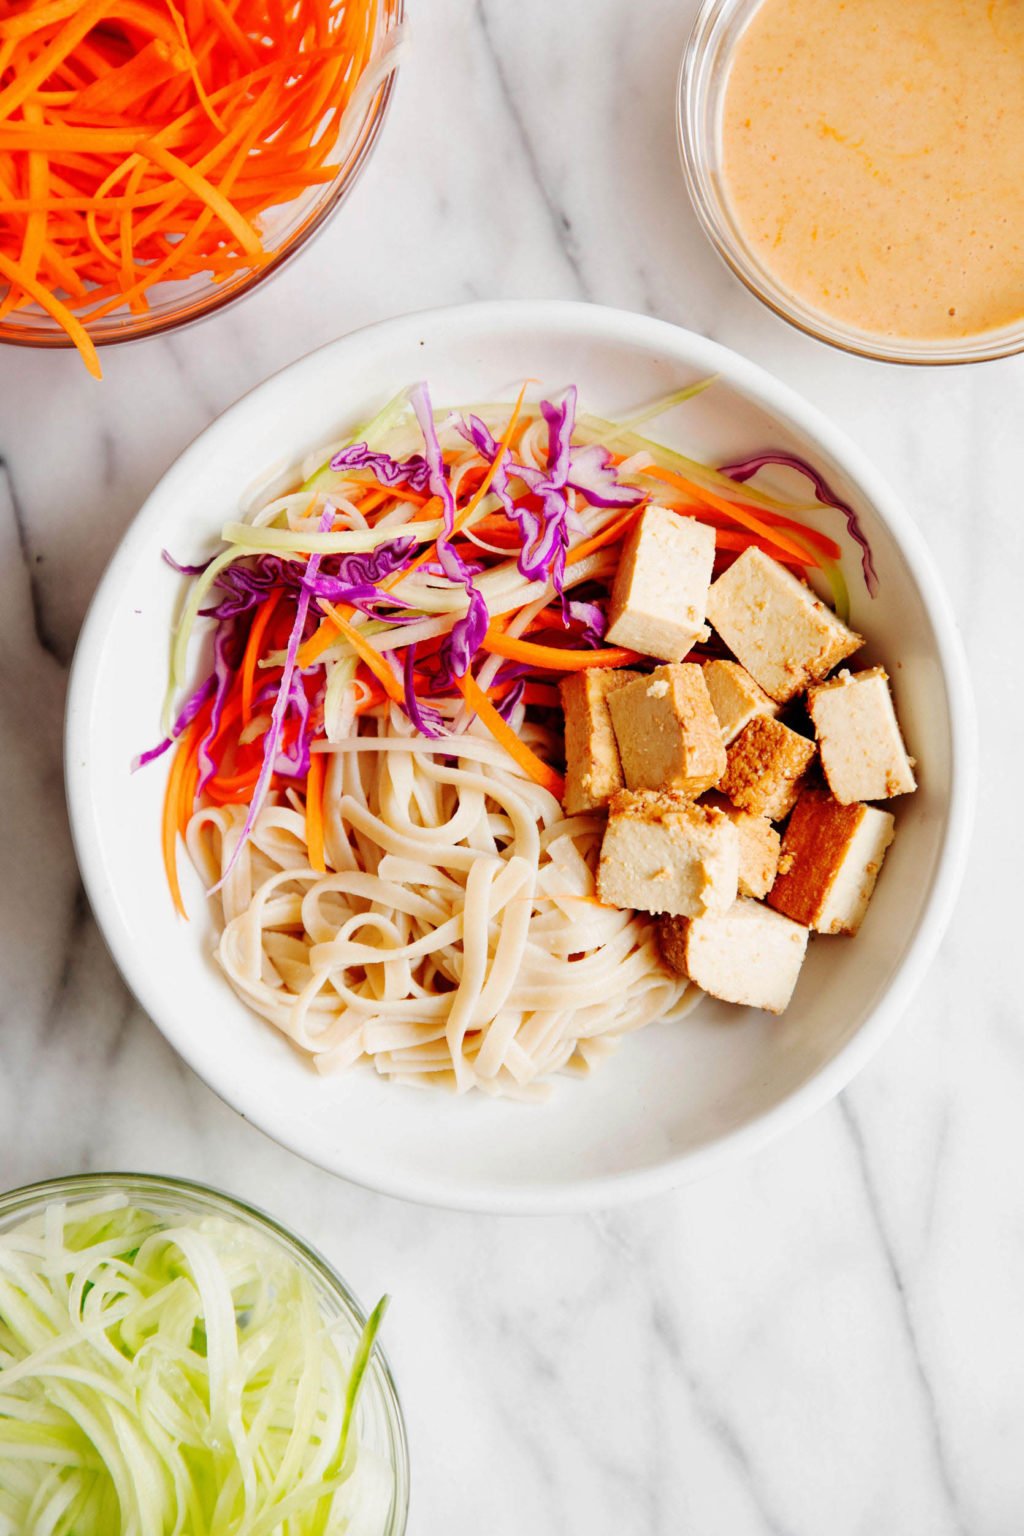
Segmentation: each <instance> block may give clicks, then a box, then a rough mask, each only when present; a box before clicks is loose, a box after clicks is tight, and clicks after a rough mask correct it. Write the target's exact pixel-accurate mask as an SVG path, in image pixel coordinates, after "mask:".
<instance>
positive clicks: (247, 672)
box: [242, 587, 281, 725]
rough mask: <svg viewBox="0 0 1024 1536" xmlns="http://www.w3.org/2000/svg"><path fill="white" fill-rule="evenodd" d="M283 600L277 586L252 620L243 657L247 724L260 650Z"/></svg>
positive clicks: (243, 691)
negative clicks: (269, 625) (278, 606)
mask: <svg viewBox="0 0 1024 1536" xmlns="http://www.w3.org/2000/svg"><path fill="white" fill-rule="evenodd" d="M280 601H281V589H280V587H275V588H274V590H273V591H272V592H271V593H270V595H269V597H267V598H265V599H264V602H263V604H262V606H261V607H260V609H259V611H258V612H257V614H256V617H255V618H254V619H253V621H252V627H251V628H250V630H249V638H248V640H246V642H245V654H244V655H243V657H242V719H243V720H244V721H245V723H246V725H248V724H249V721H250V720H251V719H252V697H253V694H254V692H255V690H256V663H257V662H258V661H259V658H260V652H261V651H262V649H263V640H264V637H265V636H266V633H267V626H268V624H269V623H270V621H271V619H272V618H273V617H274V613H275V611H276V609H277V605H278V603H279V602H280Z"/></svg>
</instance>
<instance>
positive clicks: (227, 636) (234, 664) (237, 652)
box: [196, 619, 245, 795]
mask: <svg viewBox="0 0 1024 1536" xmlns="http://www.w3.org/2000/svg"><path fill="white" fill-rule="evenodd" d="M244 650H245V641H244V639H242V638H241V630H240V626H239V623H238V620H237V619H229V620H228V621H227V622H226V623H223V624H218V626H217V631H216V633H215V635H214V637H213V681H214V692H213V708H212V709H211V710H210V723H209V725H208V726H207V727H206V734H205V735H204V737H203V739H202V741H201V742H200V743H199V751H198V753H197V754H196V760H197V763H198V765H199V777H198V779H197V780H196V794H197V795H199V794H202V792H203V790H204V789H205V788H206V786H207V784H208V783H209V782H210V780H211V779H212V778H213V776H214V774H215V773H216V772H217V765H216V763H215V762H214V761H213V758H212V757H211V756H210V747H211V746H212V745H213V741H214V738H215V737H216V735H217V732H218V731H219V730H220V723H221V719H222V717H223V714H224V705H225V703H226V702H227V697H228V694H229V692H230V691H231V680H232V678H233V677H234V675H235V672H236V671H237V670H238V668H239V667H240V666H241V664H242V653H243V651H244Z"/></svg>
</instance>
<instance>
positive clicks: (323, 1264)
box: [0, 1173, 409, 1536]
mask: <svg viewBox="0 0 1024 1536" xmlns="http://www.w3.org/2000/svg"><path fill="white" fill-rule="evenodd" d="M112 1194H124V1195H125V1196H127V1198H128V1199H129V1200H130V1201H132V1202H133V1203H134V1204H137V1205H140V1206H143V1207H144V1208H145V1209H146V1210H149V1211H153V1212H155V1213H156V1214H157V1215H159V1216H163V1217H167V1218H168V1219H169V1220H172V1221H177V1220H181V1219H182V1218H183V1217H184V1218H189V1217H197V1216H221V1217H227V1218H228V1219H229V1220H232V1221H239V1222H242V1223H243V1224H244V1225H246V1226H248V1227H252V1228H255V1230H256V1231H258V1232H259V1233H261V1234H262V1236H263V1237H265V1238H267V1239H269V1241H270V1242H272V1243H273V1244H275V1246H276V1247H278V1248H281V1249H283V1250H284V1251H285V1253H286V1254H287V1255H288V1257H289V1258H290V1259H291V1260H292V1261H293V1262H294V1263H295V1264H297V1265H298V1266H299V1268H300V1269H301V1270H302V1271H303V1273H304V1274H305V1276H306V1278H307V1279H308V1280H309V1281H310V1282H311V1284H312V1286H313V1289H314V1292H315V1294H316V1296H317V1299H318V1301H319V1303H320V1306H321V1308H322V1310H323V1313H324V1316H325V1317H327V1318H329V1319H330V1320H331V1321H332V1322H333V1321H334V1320H335V1319H337V1320H339V1321H341V1322H342V1323H344V1324H345V1325H346V1326H347V1329H348V1330H349V1332H350V1335H351V1340H352V1345H353V1348H354V1347H355V1343H356V1341H357V1339H358V1338H359V1335H360V1333H361V1332H362V1329H363V1325H364V1324H365V1322H366V1315H365V1313H364V1312H363V1310H362V1307H361V1306H360V1304H359V1302H358V1301H357V1300H356V1298H355V1297H354V1296H353V1295H352V1292H351V1291H350V1290H349V1288H348V1286H347V1285H346V1284H345V1282H344V1280H342V1278H341V1276H340V1275H338V1274H336V1273H335V1271H334V1270H333V1269H332V1268H331V1266H330V1264H328V1263H327V1260H326V1259H324V1258H323V1257H322V1256H321V1255H320V1254H319V1253H317V1251H316V1250H315V1249H314V1248H311V1247H310V1246H309V1245H308V1244H307V1243H304V1242H303V1241H302V1239H301V1238H298V1237H296V1236H295V1235H294V1233H292V1232H289V1231H288V1230H287V1228H286V1227H283V1226H281V1224H280V1222H277V1221H275V1220H274V1219H273V1217H272V1216H267V1215H266V1214H265V1213H264V1212H263V1211H259V1210H256V1209H255V1207H253V1206H251V1205H246V1204H245V1202H244V1201H242V1200H236V1199H234V1198H233V1197H232V1196H231V1195H224V1194H221V1193H220V1192H219V1191H218V1190H215V1189H208V1188H207V1187H206V1185H204V1184H193V1183H191V1182H190V1181H189V1180H187V1179H170V1178H160V1177H158V1176H156V1175H153V1174H144V1173H82V1174H73V1175H71V1176H70V1177H68V1178H64V1179H48V1180H46V1181H45V1182H44V1183H41V1184H29V1185H26V1186H25V1187H24V1188H22V1189H14V1190H11V1191H10V1192H9V1193H8V1194H5V1195H0V1233H2V1232H6V1231H9V1230H10V1229H11V1228H12V1227H15V1226H17V1225H19V1224H20V1223H21V1222H23V1221H27V1220H29V1219H30V1218H31V1217H33V1216H38V1215H40V1214H41V1213H42V1212H43V1211H44V1210H45V1208H46V1207H47V1206H48V1205H51V1204H53V1202H54V1201H63V1202H65V1203H66V1204H68V1205H76V1204H79V1203H81V1202H82V1201H85V1200H94V1199H97V1198H98V1197H100V1196H103V1195H112ZM356 1428H357V1432H358V1434H359V1436H360V1440H361V1443H363V1444H364V1445H366V1446H367V1447H368V1448H369V1449H371V1450H373V1451H374V1452H376V1453H377V1454H378V1455H380V1456H381V1457H382V1458H383V1459H384V1460H385V1461H386V1463H387V1464H388V1466H390V1468H391V1470H392V1475H393V1489H392V1496H391V1509H390V1511H389V1514H388V1519H387V1523H386V1524H385V1525H384V1526H383V1527H382V1529H381V1532H380V1536H403V1532H404V1531H405V1526H406V1520H407V1518H408V1512H409V1454H408V1448H407V1445H406V1438H405V1424H404V1421H403V1419H402V1410H401V1408H400V1406H399V1402H398V1394H397V1392H396V1391H395V1384H394V1381H393V1380H392V1376H391V1370H390V1368H389V1366H388V1363H387V1360H386V1358H385V1356H384V1352H383V1350H382V1349H381V1347H380V1344H379V1343H377V1344H375V1345H374V1349H373V1353H372V1355H371V1356H370V1363H369V1365H368V1367H367V1371H366V1375H365V1377H364V1378H363V1388H362V1391H361V1393H360V1395H359V1406H358V1409H357V1411H356Z"/></svg>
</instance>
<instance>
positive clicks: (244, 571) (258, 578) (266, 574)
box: [199, 554, 304, 621]
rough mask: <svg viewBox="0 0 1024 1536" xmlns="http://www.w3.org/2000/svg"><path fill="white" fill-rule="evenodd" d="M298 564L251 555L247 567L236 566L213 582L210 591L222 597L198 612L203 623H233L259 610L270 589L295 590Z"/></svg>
mask: <svg viewBox="0 0 1024 1536" xmlns="http://www.w3.org/2000/svg"><path fill="white" fill-rule="evenodd" d="M303 571H304V567H303V565H302V563H301V561H297V560H286V559H284V557H283V556H281V555H265V554H264V555H254V556H253V557H252V561H251V563H250V564H248V565H242V564H241V562H236V563H235V564H233V565H229V566H227V567H226V568H225V569H224V570H223V571H221V573H220V575H219V576H218V577H217V578H216V579H215V581H214V583H213V585H214V588H215V589H216V590H217V591H219V592H223V593H225V594H226V596H224V597H222V598H220V599H219V601H218V602H216V603H213V604H212V605H211V606H210V607H208V608H200V610H199V616H200V617H201V618H204V619H217V620H218V621H220V620H223V619H234V618H237V617H238V616H239V615H240V614H243V613H248V611H249V610H250V608H257V607H259V605H260V603H262V601H263V599H264V598H265V597H266V596H267V594H268V593H269V592H270V591H272V589H273V588H274V587H291V588H293V589H294V588H297V587H298V586H299V585H300V584H301V582H302V577H303Z"/></svg>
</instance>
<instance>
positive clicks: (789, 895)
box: [768, 790, 895, 933]
mask: <svg viewBox="0 0 1024 1536" xmlns="http://www.w3.org/2000/svg"><path fill="white" fill-rule="evenodd" d="M894 828H895V822H894V819H893V817H892V816H891V815H890V814H889V812H888V811H879V810H876V809H875V807H874V806H871V805H840V804H839V802H838V801H837V800H834V799H833V798H832V797H831V795H827V794H824V793H823V792H822V791H820V790H808V791H807V792H806V793H805V794H803V795H801V796H800V799H799V801H798V803H797V807H796V809H795V810H794V812H793V814H792V816H791V817H790V819H789V825H788V826H787V828H786V832H785V835H784V837H783V839H782V856H781V858H780V860H779V873H778V876H777V878H776V881H775V884H774V885H773V886H772V889H771V893H770V895H769V897H768V903H769V905H770V906H772V907H774V909H775V910H776V912H782V913H784V914H785V916H786V917H791V918H792V919H793V921H794V922H797V923H803V924H804V925H805V926H806V927H808V928H814V929H815V930H816V931H817V932H818V933H856V932H857V929H858V928H859V927H860V925H861V922H862V921H863V918H864V913H865V912H866V911H867V906H868V902H869V901H870V900H871V894H872V892H873V891H874V888H875V881H876V880H877V879H878V872H879V870H880V869H881V867H882V860H883V859H884V858H885V855H886V851H887V849H888V847H889V845H890V843H891V842H892V840H893V835H894Z"/></svg>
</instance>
